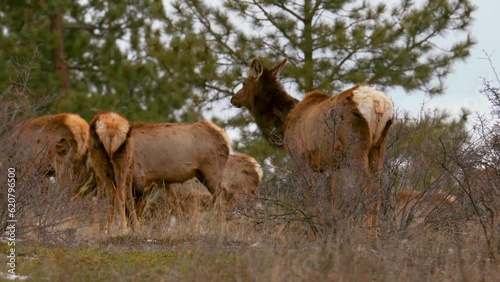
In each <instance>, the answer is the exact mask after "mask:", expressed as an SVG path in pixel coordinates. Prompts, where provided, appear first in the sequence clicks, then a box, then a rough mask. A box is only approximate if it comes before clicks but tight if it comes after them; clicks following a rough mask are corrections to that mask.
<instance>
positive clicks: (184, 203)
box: [138, 153, 263, 215]
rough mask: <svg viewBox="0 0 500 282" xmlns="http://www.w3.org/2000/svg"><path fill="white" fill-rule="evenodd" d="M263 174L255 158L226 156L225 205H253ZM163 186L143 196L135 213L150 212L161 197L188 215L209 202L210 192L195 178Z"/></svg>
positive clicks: (243, 206)
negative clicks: (163, 187)
mask: <svg viewBox="0 0 500 282" xmlns="http://www.w3.org/2000/svg"><path fill="white" fill-rule="evenodd" d="M262 176H263V174H262V168H261V166H260V165H259V163H258V162H257V161H256V160H255V159H254V158H252V157H250V156H248V155H246V154H240V153H236V154H231V155H229V158H228V159H227V163H226V166H225V167H224V171H223V175H222V180H221V184H220V186H221V187H222V189H223V194H224V199H225V201H224V206H225V207H226V208H229V209H234V208H246V207H252V206H255V204H256V203H257V196H258V193H259V190H260V183H261V180H262ZM165 188H166V189H156V191H152V192H151V194H150V195H148V196H145V197H144V198H143V199H142V200H141V202H140V203H139V205H138V214H139V215H144V214H148V213H149V210H151V211H153V210H154V209H155V208H154V207H155V206H158V202H160V201H161V200H164V201H163V202H166V203H168V207H170V208H172V209H174V210H181V211H182V212H183V213H187V214H189V213H191V212H192V211H193V210H194V209H195V208H196V207H200V206H204V205H206V204H209V203H210V202H211V196H212V195H211V194H210V193H209V192H208V190H207V188H206V187H205V186H204V185H203V184H201V183H200V182H199V181H198V180H197V179H196V178H191V179H189V180H188V181H185V182H183V183H173V184H169V185H168V186H167V187H165Z"/></svg>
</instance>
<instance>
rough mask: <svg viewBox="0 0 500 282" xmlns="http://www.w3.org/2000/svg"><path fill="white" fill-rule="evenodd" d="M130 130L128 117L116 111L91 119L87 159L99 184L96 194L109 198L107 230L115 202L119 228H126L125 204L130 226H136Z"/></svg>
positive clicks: (132, 152)
mask: <svg viewBox="0 0 500 282" xmlns="http://www.w3.org/2000/svg"><path fill="white" fill-rule="evenodd" d="M130 134H131V125H130V123H129V121H128V120H127V119H126V118H125V117H123V116H122V115H120V114H118V113H114V112H102V113H99V114H97V115H96V116H95V117H94V118H93V119H92V121H91V122H90V142H89V143H90V144H89V155H90V160H91V162H92V167H93V169H94V171H95V174H96V177H97V180H98V184H99V187H100V188H99V190H98V194H99V195H100V197H101V198H102V197H103V196H104V195H105V197H106V198H107V199H108V209H107V221H106V226H105V230H104V232H106V233H107V232H108V231H110V230H111V227H112V224H113V219H114V210H115V205H116V202H118V210H119V212H120V218H121V222H120V229H121V230H125V229H126V228H127V216H126V212H125V206H127V208H128V209H129V212H130V216H131V218H132V227H133V228H134V229H135V228H136V227H137V226H138V220H137V215H136V213H135V205H134V198H133V195H132V173H131V171H132V170H133V169H134V158H133V154H134V140H133V139H132V138H130Z"/></svg>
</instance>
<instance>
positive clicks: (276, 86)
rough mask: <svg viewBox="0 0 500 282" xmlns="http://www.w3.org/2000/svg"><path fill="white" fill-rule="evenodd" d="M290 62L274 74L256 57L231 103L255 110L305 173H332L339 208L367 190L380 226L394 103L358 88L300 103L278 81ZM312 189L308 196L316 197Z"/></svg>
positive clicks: (371, 222)
mask: <svg viewBox="0 0 500 282" xmlns="http://www.w3.org/2000/svg"><path fill="white" fill-rule="evenodd" d="M286 61H287V60H286V59H285V60H283V61H282V62H281V63H279V64H278V65H276V66H275V67H273V68H272V69H270V70H269V69H267V68H264V67H263V66H262V64H261V63H260V61H259V60H258V59H255V60H254V61H253V62H252V65H251V70H250V75H249V77H248V78H247V79H246V80H245V83H244V86H243V88H242V89H241V90H240V91H238V93H236V94H235V95H234V96H233V97H232V99H231V103H232V104H233V105H235V106H237V107H245V108H247V109H249V110H250V112H251V113H252V115H253V116H254V118H255V120H256V122H257V125H258V126H259V128H260V129H261V131H262V132H263V135H264V137H265V138H266V139H268V140H269V142H271V143H272V144H276V141H275V140H282V141H283V142H282V144H284V147H285V149H286V150H287V151H288V152H289V154H290V155H291V156H292V159H293V160H294V161H295V162H296V164H297V167H298V168H299V169H303V170H305V172H306V173H313V172H314V171H320V172H331V175H332V183H331V189H332V194H333V195H334V199H335V200H334V206H337V205H338V203H339V202H338V200H339V198H342V197H339V195H340V194H346V193H357V192H356V191H363V190H364V194H365V198H366V199H371V200H370V201H371V202H372V203H371V204H363V209H364V214H366V217H365V222H366V224H367V226H369V227H374V228H375V227H376V225H377V220H378V209H379V200H378V197H379V195H378V193H377V192H378V190H379V177H380V169H381V166H382V162H383V159H384V154H385V139H386V136H387V133H388V130H389V127H390V125H391V124H392V120H393V111H394V110H393V104H392V101H390V100H389V99H388V98H387V97H386V96H385V95H384V94H382V93H380V92H377V91H375V90H373V89H371V88H369V87H366V86H359V85H357V86H355V87H353V88H350V89H347V90H345V91H343V92H342V93H340V94H338V95H335V96H330V95H328V94H326V93H323V92H320V91H313V92H311V93H308V94H307V95H306V96H305V98H304V100H302V101H301V102H299V103H297V102H296V101H294V99H293V98H291V97H290V96H289V95H288V93H286V92H285V91H284V90H283V87H282V86H281V84H280V83H279V81H278V76H279V73H280V72H281V69H282V68H283V66H284V64H285V63H286ZM283 117H285V118H283ZM308 175H310V174H308ZM311 186H312V185H311ZM361 187H363V189H361ZM339 189H341V191H339ZM307 190H308V189H306V191H305V193H306V197H310V195H309V196H308V191H307ZM309 202H310V200H309ZM367 203H368V201H367ZM343 205H346V206H347V205H349V204H348V203H344V204H343ZM334 210H336V207H334Z"/></svg>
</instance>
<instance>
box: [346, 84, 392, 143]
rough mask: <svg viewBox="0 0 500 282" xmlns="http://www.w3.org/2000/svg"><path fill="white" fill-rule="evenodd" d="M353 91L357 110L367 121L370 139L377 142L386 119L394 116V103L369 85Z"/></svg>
mask: <svg viewBox="0 0 500 282" xmlns="http://www.w3.org/2000/svg"><path fill="white" fill-rule="evenodd" d="M353 93H354V96H353V99H354V101H355V102H356V103H357V104H358V109H359V111H360V112H361V114H362V115H363V117H364V118H365V119H366V120H367V121H368V125H369V128H370V136H371V141H372V142H377V140H378V139H379V138H380V135H381V134H382V131H383V130H384V127H385V125H386V123H387V121H388V120H390V119H391V118H393V117H394V103H393V102H392V100H391V98H389V97H387V96H386V95H385V94H384V93H383V92H381V91H378V90H376V89H375V88H373V87H371V86H365V85H363V86H360V87H359V88H358V89H356V90H354V92H353Z"/></svg>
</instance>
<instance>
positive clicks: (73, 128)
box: [10, 113, 89, 183]
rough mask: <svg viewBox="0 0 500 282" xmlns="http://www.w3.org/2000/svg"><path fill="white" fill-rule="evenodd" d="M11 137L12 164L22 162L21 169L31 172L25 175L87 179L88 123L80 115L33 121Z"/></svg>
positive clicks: (21, 125)
mask: <svg viewBox="0 0 500 282" xmlns="http://www.w3.org/2000/svg"><path fill="white" fill-rule="evenodd" d="M10 138H11V140H12V141H11V142H10V144H12V146H13V147H12V150H13V152H12V155H11V161H14V160H15V161H20V162H21V163H22V164H23V168H22V169H29V170H27V171H26V170H25V171H24V173H25V174H26V175H33V174H41V175H45V176H55V177H56V179H57V180H58V181H74V182H78V181H83V180H84V178H85V177H86V176H87V172H88V170H87V148H88V140H89V124H88V123H87V122H86V121H85V120H84V119H82V118H81V117H80V116H79V115H75V114H69V113H61V114H57V115H47V116H42V117H39V118H34V119H30V120H27V121H25V122H23V123H22V124H20V125H19V127H18V128H17V129H16V131H15V133H14V134H13V135H12V136H11V137H10ZM22 169H21V170H22ZM63 183H64V182H63Z"/></svg>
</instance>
